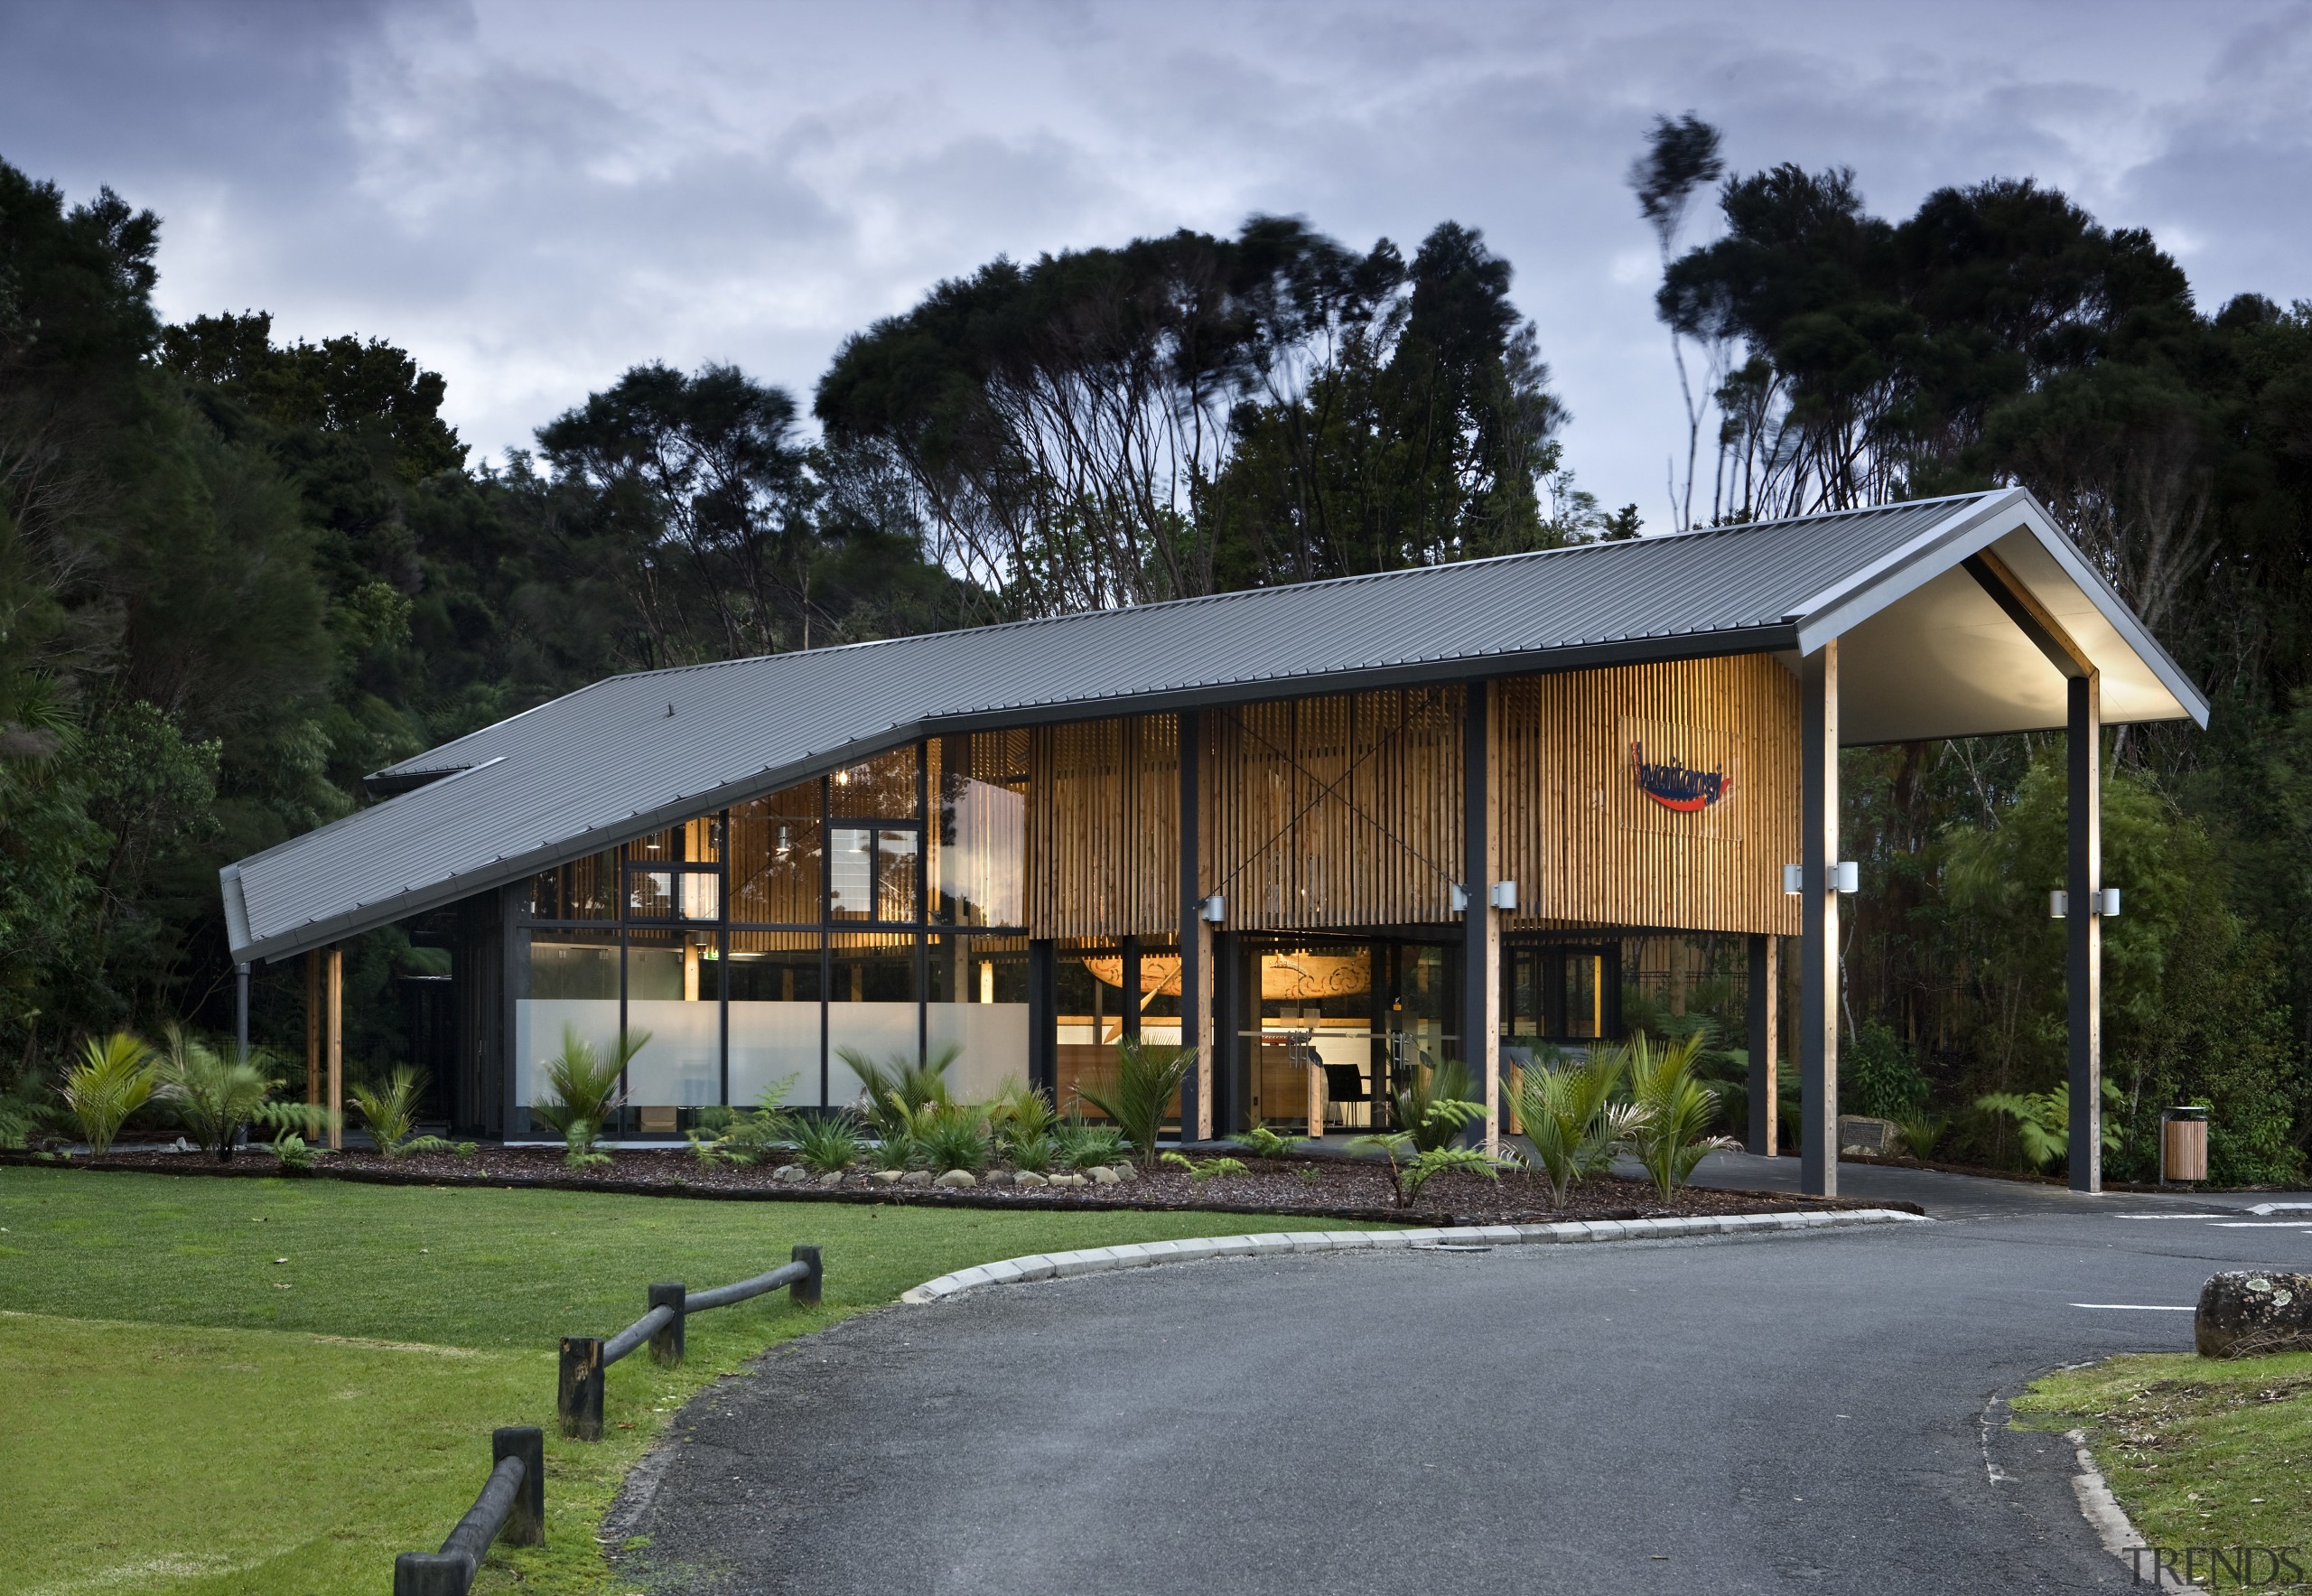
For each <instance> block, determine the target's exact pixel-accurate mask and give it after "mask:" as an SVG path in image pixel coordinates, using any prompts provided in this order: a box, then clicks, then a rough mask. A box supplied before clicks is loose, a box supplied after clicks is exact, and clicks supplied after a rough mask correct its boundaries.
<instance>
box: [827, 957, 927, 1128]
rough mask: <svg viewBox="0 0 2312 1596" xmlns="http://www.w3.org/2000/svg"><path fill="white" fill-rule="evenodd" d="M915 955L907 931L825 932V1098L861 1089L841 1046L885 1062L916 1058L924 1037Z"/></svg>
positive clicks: (841, 1099) (833, 1100) (851, 1096)
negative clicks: (831, 934)
mask: <svg viewBox="0 0 2312 1596" xmlns="http://www.w3.org/2000/svg"><path fill="white" fill-rule="evenodd" d="M915 955H916V939H915V938H914V937H912V936H910V935H908V934H905V933H895V934H894V933H886V934H882V935H879V936H863V937H862V936H848V937H832V938H828V947H827V968H828V972H829V976H830V979H829V982H828V986H827V1097H826V1100H827V1102H828V1103H829V1104H839V1103H849V1102H852V1101H853V1100H855V1099H856V1098H857V1097H858V1096H859V1093H860V1090H861V1087H860V1081H859V1077H858V1074H857V1073H856V1072H855V1071H854V1070H853V1069H851V1068H850V1066H848V1065H847V1064H845V1063H844V1059H843V1054H844V1052H845V1051H851V1052H856V1053H861V1054H864V1055H865V1056H866V1057H867V1058H869V1059H872V1060H874V1061H875V1062H877V1063H879V1064H883V1065H886V1066H888V1065H889V1064H890V1062H891V1061H892V1060H894V1059H896V1060H899V1061H900V1062H902V1063H913V1062H914V1061H915V1059H916V1058H917V1056H918V1048H919V1047H920V1046H921V1042H922V1032H921V1030H920V1026H921V1023H922V1010H921V1008H920V1007H919V1006H918V1003H917V1002H916V997H917V992H918V987H917V985H916V966H915Z"/></svg>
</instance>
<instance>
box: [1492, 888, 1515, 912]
mask: <svg viewBox="0 0 2312 1596" xmlns="http://www.w3.org/2000/svg"><path fill="white" fill-rule="evenodd" d="M1486 901H1487V902H1489V903H1491V904H1492V905H1493V906H1494V907H1495V908H1496V909H1515V908H1516V907H1517V883H1516V882H1494V883H1493V891H1491V892H1489V893H1487V895H1486Z"/></svg>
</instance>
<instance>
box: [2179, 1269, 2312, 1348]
mask: <svg viewBox="0 0 2312 1596" xmlns="http://www.w3.org/2000/svg"><path fill="white" fill-rule="evenodd" d="M2192 1339H2193V1341H2194V1342H2195V1344H2197V1346H2198V1348H2199V1351H2200V1356H2201V1357H2203V1358H2253V1357H2256V1356H2257V1355H2259V1354H2261V1353H2265V1352H2312V1274H2282V1273H2280V1272H2279V1271H2278V1270H2272V1269H2227V1270H2225V1271H2224V1272H2223V1274H2216V1275H2212V1276H2210V1277H2209V1279H2208V1283H2206V1284H2205V1285H2204V1286H2202V1287H2201V1288H2200V1305H2199V1311H2197V1312H2196V1313H2195V1314H2193V1315H2192Z"/></svg>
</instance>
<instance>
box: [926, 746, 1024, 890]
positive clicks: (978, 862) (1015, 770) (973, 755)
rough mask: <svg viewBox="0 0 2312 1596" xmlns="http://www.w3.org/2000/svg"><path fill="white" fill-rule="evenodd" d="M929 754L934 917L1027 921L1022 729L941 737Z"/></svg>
mask: <svg viewBox="0 0 2312 1596" xmlns="http://www.w3.org/2000/svg"><path fill="white" fill-rule="evenodd" d="M931 756H932V759H931V770H932V789H933V793H934V795H935V801H936V802H937V805H938V812H937V815H936V816H935V817H934V818H936V819H937V822H938V824H937V826H936V827H935V828H934V829H933V831H932V834H931V838H930V843H931V854H932V886H933V891H934V892H935V894H936V898H935V901H934V903H933V906H932V918H933V919H936V920H937V921H939V922H940V923H941V924H943V925H954V926H1021V925H1025V924H1026V923H1027V905H1026V903H1025V902H1024V901H1023V891H1022V881H1023V873H1024V861H1025V859H1026V857H1027V827H1028V734H1027V733H1025V732H1024V731H1021V732H983V733H975V734H974V735H972V736H969V737H944V738H941V739H940V740H939V741H938V742H935V743H933V744H932V745H931Z"/></svg>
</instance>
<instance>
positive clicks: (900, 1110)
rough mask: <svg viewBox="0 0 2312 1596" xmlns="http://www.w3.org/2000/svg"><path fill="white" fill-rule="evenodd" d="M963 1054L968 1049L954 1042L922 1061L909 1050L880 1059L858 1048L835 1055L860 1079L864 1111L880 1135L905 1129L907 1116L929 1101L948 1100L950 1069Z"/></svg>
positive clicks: (933, 1051) (940, 1101) (936, 1049)
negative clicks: (910, 1055)
mask: <svg viewBox="0 0 2312 1596" xmlns="http://www.w3.org/2000/svg"><path fill="white" fill-rule="evenodd" d="M963 1054H964V1050H963V1049H962V1048H961V1047H959V1046H957V1045H956V1044H955V1043H953V1042H950V1043H948V1044H947V1045H946V1046H945V1047H941V1048H935V1049H933V1050H931V1052H930V1053H929V1054H928V1055H927V1056H926V1057H925V1058H924V1059H923V1060H922V1061H921V1062H920V1063H918V1062H917V1061H916V1060H915V1059H911V1058H909V1057H908V1056H907V1055H906V1054H905V1053H894V1054H892V1055H891V1056H890V1058H888V1059H883V1060H881V1062H878V1061H876V1060H875V1059H871V1058H869V1057H868V1056H867V1055H866V1054H864V1053H862V1052H861V1051H860V1050H858V1049H857V1048H837V1049H836V1050H834V1056H835V1057H836V1058H838V1059H842V1060H843V1061H844V1063H845V1064H847V1065H849V1066H850V1067H851V1073H852V1074H853V1075H855V1076H857V1077H858V1078H859V1085H860V1087H861V1097H860V1112H861V1113H862V1115H865V1116H866V1118H867V1121H868V1123H869V1124H871V1125H873V1126H874V1127H875V1134H877V1135H879V1136H889V1135H890V1134H893V1133H894V1132H901V1131H903V1130H904V1129H905V1127H904V1125H902V1124H901V1121H902V1120H903V1118H904V1116H905V1115H909V1114H912V1113H914V1112H915V1111H916V1110H917V1109H918V1108H920V1107H922V1106H924V1105H925V1104H927V1103H945V1102H946V1101H947V1100H948V1097H947V1070H948V1069H949V1067H950V1066H952V1065H953V1064H954V1063H955V1062H956V1059H960V1058H962V1057H963Z"/></svg>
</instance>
